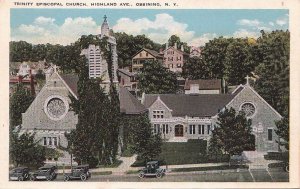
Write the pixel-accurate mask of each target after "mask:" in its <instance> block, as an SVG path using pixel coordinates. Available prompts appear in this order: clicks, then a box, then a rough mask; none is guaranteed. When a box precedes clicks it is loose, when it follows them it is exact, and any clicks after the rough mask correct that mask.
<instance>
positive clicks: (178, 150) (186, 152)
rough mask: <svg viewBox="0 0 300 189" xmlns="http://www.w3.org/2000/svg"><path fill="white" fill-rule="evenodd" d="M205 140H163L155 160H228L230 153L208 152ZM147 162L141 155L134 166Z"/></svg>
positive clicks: (183, 162) (177, 161)
mask: <svg viewBox="0 0 300 189" xmlns="http://www.w3.org/2000/svg"><path fill="white" fill-rule="evenodd" d="M206 145H207V142H206V141H205V140H199V139H190V140H188V142H182V143H180V142H163V144H162V152H161V154H160V155H159V157H157V158H156V159H155V160H158V161H159V163H160V165H166V164H167V165H181V164H195V163H213V162H228V161H229V155H224V154H207V153H206ZM145 164H146V162H145V161H142V160H141V159H140V158H139V157H138V158H137V161H136V162H134V163H133V164H132V165H131V166H132V167H143V166H145Z"/></svg>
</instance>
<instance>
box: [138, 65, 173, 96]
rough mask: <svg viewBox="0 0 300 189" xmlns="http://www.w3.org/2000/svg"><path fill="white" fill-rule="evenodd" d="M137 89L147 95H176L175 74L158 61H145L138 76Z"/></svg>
mask: <svg viewBox="0 0 300 189" xmlns="http://www.w3.org/2000/svg"><path fill="white" fill-rule="evenodd" d="M138 80H139V83H138V85H139V89H140V90H141V91H142V92H145V93H147V94H164V93H176V90H177V88H178V86H177V78H176V74H175V73H173V72H171V71H170V70H168V69H167V68H165V67H164V66H163V65H162V64H161V63H159V62H158V61H146V62H145V63H144V66H143V68H142V72H141V73H140V74H139V75H138Z"/></svg>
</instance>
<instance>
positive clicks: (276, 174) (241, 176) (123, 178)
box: [56, 168, 289, 182]
mask: <svg viewBox="0 0 300 189" xmlns="http://www.w3.org/2000/svg"><path fill="white" fill-rule="evenodd" d="M56 181H63V177H62V175H59V176H58V178H57V179H56ZM288 181H289V175H288V173H286V172H284V171H283V170H282V169H279V168H276V169H275V168H273V169H269V170H268V171H267V170H266V169H262V170H251V171H248V170H241V171H240V172H222V173H220V172H217V171H210V172H182V173H179V172H178V173H170V174H167V175H166V176H165V177H163V178H160V179H158V178H155V177H152V178H150V177H148V178H142V179H141V178H138V176H137V174H130V175H92V178H91V179H89V180H88V182H288ZM70 182H72V181H70Z"/></svg>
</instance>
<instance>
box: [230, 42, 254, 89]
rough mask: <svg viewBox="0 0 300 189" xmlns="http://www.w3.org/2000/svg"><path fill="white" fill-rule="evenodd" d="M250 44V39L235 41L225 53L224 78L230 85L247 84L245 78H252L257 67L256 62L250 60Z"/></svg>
mask: <svg viewBox="0 0 300 189" xmlns="http://www.w3.org/2000/svg"><path fill="white" fill-rule="evenodd" d="M250 48H251V46H250V43H249V42H248V39H247V38H246V39H239V38H237V39H233V40H232V41H231V43H230V44H228V46H227V48H226V53H225V61H224V66H225V73H224V78H225V79H227V82H228V83H229V84H230V85H239V84H241V83H244V82H245V77H246V76H247V75H248V76H251V75H252V74H251V72H252V71H253V70H254V68H255V66H256V62H255V61H250V60H249V54H250Z"/></svg>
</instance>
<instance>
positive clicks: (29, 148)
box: [9, 129, 46, 167]
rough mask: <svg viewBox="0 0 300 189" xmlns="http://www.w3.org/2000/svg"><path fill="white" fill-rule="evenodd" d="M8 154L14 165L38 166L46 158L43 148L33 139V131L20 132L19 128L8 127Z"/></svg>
mask: <svg viewBox="0 0 300 189" xmlns="http://www.w3.org/2000/svg"><path fill="white" fill-rule="evenodd" d="M9 155H10V160H11V161H12V163H13V164H14V165H15V166H20V165H26V166H32V167H39V166H42V165H43V164H44V161H45V160H46V158H45V157H46V153H45V148H44V147H43V146H41V145H40V144H39V141H35V133H33V134H30V133H23V134H20V129H17V130H12V129H10V144H9Z"/></svg>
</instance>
